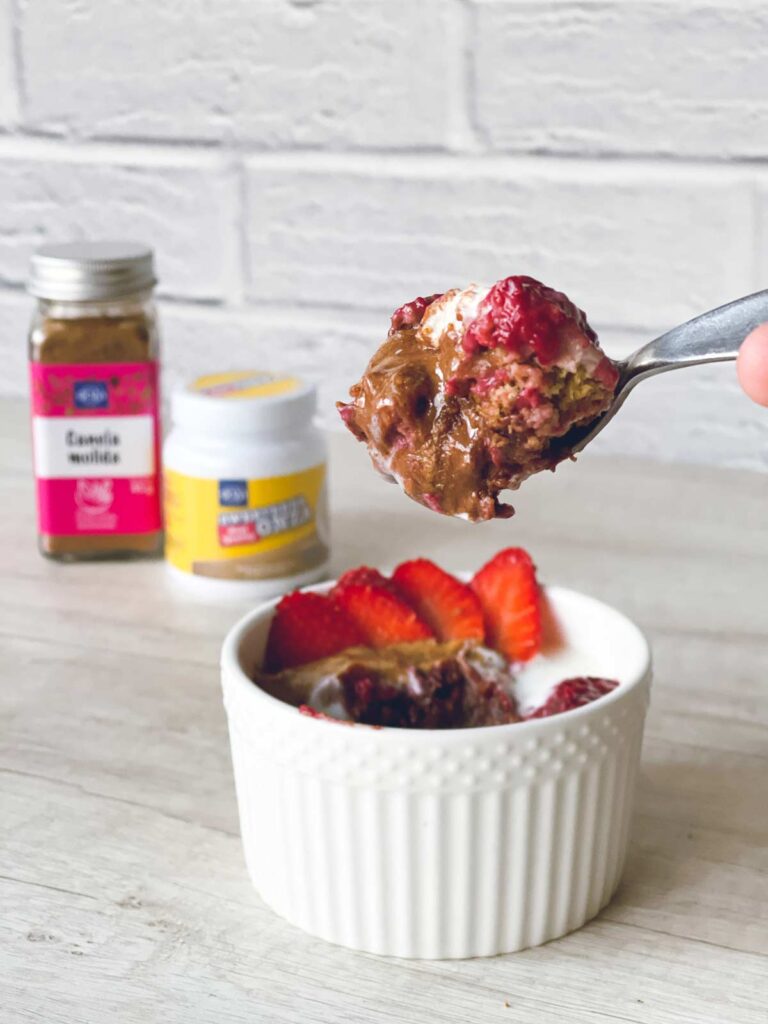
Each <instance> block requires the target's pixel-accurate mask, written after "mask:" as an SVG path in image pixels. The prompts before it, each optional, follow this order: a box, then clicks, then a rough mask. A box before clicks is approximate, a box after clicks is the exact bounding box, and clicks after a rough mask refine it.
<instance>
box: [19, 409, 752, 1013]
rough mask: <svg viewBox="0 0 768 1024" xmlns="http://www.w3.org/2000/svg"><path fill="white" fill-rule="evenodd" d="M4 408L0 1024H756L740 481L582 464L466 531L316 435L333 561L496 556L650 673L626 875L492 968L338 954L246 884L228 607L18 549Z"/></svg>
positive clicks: (149, 567) (344, 447)
mask: <svg viewBox="0 0 768 1024" xmlns="http://www.w3.org/2000/svg"><path fill="white" fill-rule="evenodd" d="M27 433H28V428H27V424H26V408H25V406H24V404H23V403H19V402H5V403H3V404H0V464H1V465H2V485H1V486H2V494H1V498H0V530H1V534H0V535H1V536H2V538H3V556H2V561H1V562H0V635H1V637H2V669H3V677H2V678H3V684H2V689H1V691H0V713H1V714H2V733H1V736H0V744H1V746H2V750H1V751H0V785H1V787H2V788H1V789H0V794H1V796H0V799H1V808H2V813H1V816H0V829H1V830H2V834H1V837H0V875H1V876H2V879H1V880H0V894H1V895H0V905H1V912H0V932H1V934H2V940H1V944H0V1020H1V1021H2V1024H16V1022H22V1021H23V1022H31V1021H35V1022H44V1024H58V1022H62V1024H65V1022H66V1024H76V1022H77V1024H106V1022H109V1024H112V1022H141V1024H150V1022H155V1021H157V1022H160V1021H162V1022H163V1024H175V1022H179V1024H195V1022H211V1024H229V1022H241V1021H242V1022H248V1024H254V1022H265V1024H266V1022H269V1024H272V1022H291V1024H293V1022H297V1024H298V1022H301V1024H314V1022H323V1024H326V1022H327V1024H331V1022H334V1024H335V1022H341V1021H365V1022H379V1021H381V1022H383V1021H394V1022H403V1024H407V1022H433V1021H455V1022H462V1024H464V1022H469V1024H471V1022H478V1024H479V1022H482V1024H488V1022H494V1021H504V1022H514V1024H521V1022H531V1024H534V1022H535V1024H582V1022H587V1021H589V1022H595V1024H602V1022H615V1021H621V1022H638V1024H647V1022H652V1024H657V1022H658V1024H678V1022H690V1024H710V1022H711V1024H748V1022H749V1024H752V1022H754V1024H765V1022H766V1020H768V1009H766V1006H767V1004H768V886H767V884H766V883H767V881H768V855H767V854H766V846H767V845H768V822H767V821H766V816H767V812H766V804H767V803H768V801H767V800H766V781H767V779H766V770H767V769H768V739H767V735H766V734H767V732H768V730H767V729H766V719H767V718H768V621H767V620H768V523H767V522H766V520H767V519H768V479H766V478H765V477H760V476H756V475H749V474H746V473H736V472H724V471H713V470H695V469H680V468H671V467H659V466H655V465H651V464H643V463H637V462H631V461H615V460H614V461H604V460H602V459H600V458H596V457H594V456H592V455H589V454H585V455H584V456H583V458H582V460H581V461H580V463H579V465H578V466H567V467H563V468H562V469H560V470H558V473H557V474H556V475H555V476H550V475H547V477H546V478H544V479H537V480H534V481H531V482H530V483H529V484H528V485H526V487H525V489H524V490H523V491H521V492H520V494H519V496H518V501H517V505H518V510H519V511H518V517H517V518H515V519H514V520H512V521H511V522H506V523H493V524H489V525H484V526H480V527H471V526H469V525H467V524H465V523H461V522H453V521H446V520H443V519H441V518H439V517H437V516H435V515H434V514H432V513H429V512H426V511H423V510H421V509H419V508H418V507H416V506H415V505H413V504H411V503H410V502H408V501H407V500H406V499H405V498H403V497H402V496H401V495H400V494H399V493H398V491H397V490H396V489H395V488H393V487H388V486H387V485H386V484H384V483H383V482H381V481H380V480H379V479H378V478H377V477H376V476H375V475H374V474H373V473H372V472H371V471H370V470H369V469H368V468H367V465H366V459H365V456H364V453H363V451H362V450H361V449H360V448H359V447H358V446H356V445H354V444H353V443H352V441H351V440H350V439H348V438H347V437H345V436H341V435H339V436H338V437H337V438H334V443H333V497H334V505H335V512H334V517H333V523H334V527H335V539H336V547H335V555H336V564H337V566H338V567H343V566H348V565H351V564H355V563H360V562H369V563H373V564H376V563H390V564H391V563H393V562H394V561H396V560H397V559H398V558H400V557H402V556H406V555H416V554H424V555H431V556H433V557H435V558H436V559H438V560H439V561H441V562H442V563H443V564H444V565H445V566H446V567H448V568H456V569H458V568H460V567H462V566H469V567H473V566H477V565H478V564H480V562H481V561H482V560H483V559H484V558H486V557H488V556H489V555H491V554H492V553H493V552H494V551H495V550H497V549H498V548H500V547H502V546H505V545H507V544H524V545H525V546H527V547H529V548H530V550H531V551H532V552H533V554H534V556H535V558H536V560H537V562H538V564H539V567H540V571H541V575H542V576H543V577H544V578H545V579H546V580H549V581H557V582H559V583H563V584H565V585H567V586H573V587H577V588H580V589H583V590H585V591H588V592H589V593H592V594H594V595H596V596H597V597H600V598H603V599H604V600H606V601H609V602H612V603H615V604H616V605H618V606H619V607H620V608H622V609H623V610H625V611H626V612H627V613H628V614H629V615H630V616H632V617H633V618H635V619H636V620H637V621H638V623H639V624H640V625H641V626H642V627H643V628H644V629H645V630H646V631H647V632H648V634H649V636H650V638H651V641H652V644H653V647H654V652H655V659H656V673H657V674H656V681H655V685H654V691H653V699H652V708H651V713H650V719H649V724H648V731H647V740H646V744H645V748H644V754H643V773H642V782H641V790H640V799H639V808H638V812H637V814H636V818H635V823H634V832H633V842H632V849H631V855H630V860H629V865H628V868H627V872H626V876H625V880H624V882H623V884H622V886H621V888H620V891H619V893H618V895H617V896H616V898H615V899H614V901H613V902H612V903H611V905H610V906H609V907H608V908H607V909H606V910H605V911H604V912H603V913H602V914H601V915H600V916H599V917H598V918H597V919H596V920H595V921H593V922H592V923H591V924H589V925H587V926H586V927H585V928H583V929H582V930H581V931H579V932H576V933H575V934H573V935H570V936H568V937H566V938H564V939H561V940H559V941H557V942H552V943H550V944H549V945H546V946H543V947H541V948H539V949H533V950H528V951H526V952H523V953H517V954H514V955H511V956H502V957H496V958H493V959H485V960H470V961H462V962H455V961H454V962H442V963H441V962H424V961H422V962H418V961H410V962H409V961H394V960H387V959H382V958H377V957H375V956H369V955H363V954H356V953H353V952H350V951H348V950H345V949H340V948H336V947H333V946H330V945H327V944H325V943H323V942H321V941H319V940H316V939H313V938H310V937H309V936H306V935H304V934H302V933H301V932H298V931H296V930H295V929H294V928H292V927H291V926H290V925H288V924H285V923H284V922H283V921H282V920H280V919H279V918H277V917H276V916H275V915H274V914H273V913H272V912H271V911H270V910H268V909H267V908H266V907H264V906H263V905H262V904H261V902H260V900H259V898H258V896H257V895H256V893H255V892H254V891H253V890H252V888H251V886H250V883H249V881H248V878H247V877H246V872H245V867H244V864H243V860H242V856H241V851H240V843H239V839H238V825H237V815H236V809H235V801H234V794H233V785H232V777H231V771H230V763H229V751H228V746H227V736H226V727H225V721H224V714H223V710H222V707H221V698H220V691H219V680H218V672H217V658H218V651H219V645H220V642H221V639H222V636H223V634H224V632H225V630H226V628H227V627H228V626H229V624H230V623H231V622H232V621H233V620H234V619H235V617H236V616H237V614H238V613H239V609H238V608H235V607H212V606H207V605H201V604H192V603H190V602H189V601H188V600H184V599H182V598H180V597H179V596H176V595H175V594H174V593H173V592H172V591H171V590H169V589H168V584H167V581H166V578H165V574H164V570H163V565H162V563H160V562H155V563H132V564H99V565H75V566H61V565H57V564H54V563H51V562H47V561H45V560H43V559H42V558H41V557H40V556H39V555H38V554H37V552H36V550H35V541H34V525H33V510H32V489H31V485H30V470H29V451H28V445H27Z"/></svg>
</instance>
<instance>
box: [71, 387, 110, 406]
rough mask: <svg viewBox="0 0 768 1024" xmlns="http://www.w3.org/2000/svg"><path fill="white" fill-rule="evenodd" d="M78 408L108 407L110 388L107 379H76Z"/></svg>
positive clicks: (76, 402) (76, 403) (76, 404)
mask: <svg viewBox="0 0 768 1024" xmlns="http://www.w3.org/2000/svg"><path fill="white" fill-rule="evenodd" d="M74 398H75V408H76V409H107V408H108V407H109V389H108V388H107V382H106V381H105V380H78V381H75V395H74Z"/></svg>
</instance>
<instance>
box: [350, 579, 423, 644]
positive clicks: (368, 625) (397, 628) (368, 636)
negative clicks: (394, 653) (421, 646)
mask: <svg viewBox="0 0 768 1024" xmlns="http://www.w3.org/2000/svg"><path fill="white" fill-rule="evenodd" d="M336 600H337V601H338V603H339V604H340V605H341V607H342V608H343V609H344V611H345V612H346V613H347V615H348V616H349V617H350V619H352V621H353V622H354V623H355V625H356V626H357V628H358V629H359V630H360V632H361V633H362V634H363V636H364V637H365V642H366V643H367V644H369V645H370V646H371V647H388V646H389V645H390V644H398V643H409V642H412V641H415V640H428V639H430V638H432V637H434V633H433V632H432V630H431V629H430V628H429V626H427V624H426V623H425V622H422V620H421V619H420V618H419V616H418V615H417V614H416V612H415V611H414V610H413V608H411V606H410V605H409V604H407V603H406V602H405V601H404V600H403V598H401V597H399V596H398V595H397V594H395V593H393V592H392V591H391V590H388V589H387V588H385V587H380V586H371V585H370V584H367V583H350V584H348V585H347V586H345V587H344V588H343V589H342V590H341V591H340V592H339V593H338V594H337V595H336Z"/></svg>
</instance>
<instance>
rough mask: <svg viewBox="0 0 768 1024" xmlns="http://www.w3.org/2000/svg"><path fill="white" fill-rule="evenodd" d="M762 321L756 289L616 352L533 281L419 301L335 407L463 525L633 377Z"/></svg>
mask: <svg viewBox="0 0 768 1024" xmlns="http://www.w3.org/2000/svg"><path fill="white" fill-rule="evenodd" d="M765 319H768V291H763V292H758V293H756V294H755V295H750V296H747V297H746V298H743V299H738V300H736V301H735V302H732V303H729V304H728V305H726V306H722V307H720V308H719V309H715V310H712V311H711V312H709V313H705V314H703V315H702V316H700V317H697V318H696V319H694V320H691V321H689V322H688V323H686V324H683V325H681V326H680V327H676V328H674V329H673V330H671V331H669V332H667V333H666V334H664V335H662V336H661V337H660V338H657V339H656V340H655V341H652V342H651V343H650V344H649V345H646V346H645V347H643V348H641V349H639V350H638V351H637V352H635V353H634V354H633V355H632V356H630V357H629V358H628V359H626V360H624V361H614V360H612V359H610V358H609V357H608V356H607V355H606V354H605V353H604V352H603V350H602V349H601V347H600V345H599V343H598V340H597V335H596V333H595V331H594V330H593V329H592V328H591V327H590V325H589V323H588V321H587V318H586V316H585V314H584V313H583V311H582V310H580V309H579V308H578V307H577V306H576V305H574V303H573V302H571V300H570V299H569V298H568V297H567V296H566V295H565V294H563V293H562V292H558V291H555V289H553V288H549V287H548V286H547V285H544V284H542V283H541V282H539V281H536V280H535V279H534V278H532V277H526V276H512V277H506V278H503V279H502V280H501V281H497V282H496V284H494V285H493V286H491V287H490V288H489V287H487V286H484V285H477V284H472V285H469V287H467V288H464V289H456V288H454V289H451V290H449V291H447V292H445V293H443V294H437V295H431V296H429V297H426V298H423V297H419V298H417V299H414V300H413V301H412V302H409V303H407V304H406V305H404V306H401V307H400V308H399V309H397V310H396V311H395V313H394V314H393V316H392V320H391V325H390V329H389V334H388V336H387V339H386V340H385V341H384V343H383V344H382V345H381V346H380V347H379V349H378V350H377V351H376V352H375V353H374V355H373V357H372V358H371V360H370V362H369V364H368V367H367V369H366V371H365V373H364V374H363V376H362V378H361V379H360V381H359V382H358V383H357V384H354V385H353V386H352V388H351V389H350V396H351V401H349V402H340V403H338V408H339V411H340V413H341V417H342V419H343V420H344V422H345V424H346V425H347V427H348V428H349V429H350V430H351V432H352V433H353V434H354V435H355V437H357V438H358V440H360V441H363V442H364V443H365V444H366V445H367V447H368V451H369V453H370V455H371V458H372V460H373V463H374V465H375V467H376V468H377V469H378V470H379V471H380V472H381V473H383V474H384V475H385V476H387V477H389V478H391V479H393V480H395V481H396V482H397V483H399V484H400V486H401V487H402V488H403V490H404V491H405V493H406V494H407V495H408V496H409V497H411V498H413V499H414V500H415V501H418V502H420V503H421V504H422V505H425V506H426V507H427V508H430V509H432V510H433V511H436V512H441V513H443V514H445V515H452V516H458V517H460V518H463V519H467V520H470V521H472V522H480V521H483V520H488V519H494V518H507V517H509V516H511V515H513V514H514V509H513V508H512V506H511V505H509V504H505V503H504V502H502V501H501V500H500V498H499V495H500V494H501V492H502V491H506V490H515V489H517V488H518V487H519V486H520V484H521V483H522V482H523V481H524V480H525V479H527V478H528V477H529V476H531V475H532V474H534V473H538V472H540V471H541V470H544V469H550V470H554V469H555V468H556V466H557V465H558V464H559V463H560V462H562V461H564V460H565V459H570V458H573V457H574V456H575V455H576V453H577V452H579V451H581V450H582V449H583V448H584V447H585V446H586V444H588V443H589V441H591V440H592V438H593V437H595V436H596V435H597V434H598V433H599V431H600V430H602V428H603V427H604V426H605V425H606V424H607V423H609V422H610V420H611V419H612V418H613V416H614V415H615V413H616V412H617V411H618V409H620V408H621V405H622V404H623V402H624V401H625V399H626V397H627V395H628V394H629V393H630V391H631V390H632V388H634V386H635V385H636V384H637V383H639V382H640V381H641V380H645V379H646V378H648V377H650V376H653V375H655V374H657V373H661V372H664V371H666V370H670V369H675V368H677V367H680V366H693V365H696V364H699V363H705V362H712V361H720V360H724V359H735V358H736V354H737V352H738V347H739V344H740V343H741V340H742V339H743V338H744V337H745V335H746V334H747V333H748V331H749V330H750V329H751V328H752V327H754V326H755V325H756V324H758V323H760V322H761V321H762V320H765Z"/></svg>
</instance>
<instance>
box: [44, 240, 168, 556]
mask: <svg viewBox="0 0 768 1024" xmlns="http://www.w3.org/2000/svg"><path fill="white" fill-rule="evenodd" d="M154 283H155V280H154V271H153V259H152V252H151V250H149V249H147V248H145V247H144V246H137V245H133V244H130V243H112V242H101V243H74V244H70V245H58V246H47V247H45V248H44V249H41V250H40V251H39V252H37V253H36V254H35V255H34V257H33V259H32V281H31V284H30V291H31V292H32V294H33V295H35V296H37V299H38V304H37V309H36V312H35V316H34V319H33V322H32V328H31V331H30V336H29V357H30V382H31V398H32V438H33V451H34V461H35V478H36V491H37V510H38V533H39V543H40V549H41V551H42V552H43V554H45V555H49V556H51V557H54V558H61V559H65V560H77V559H88V558H109V557H119V556H131V555H151V554H155V553H157V552H158V551H159V550H160V547H161V541H162V531H161V514H160V475H159V439H160V438H159V415H158V378H157V371H158V335H157V324H156V317H155V311H154V304H153V301H152V288H153V286H154Z"/></svg>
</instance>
